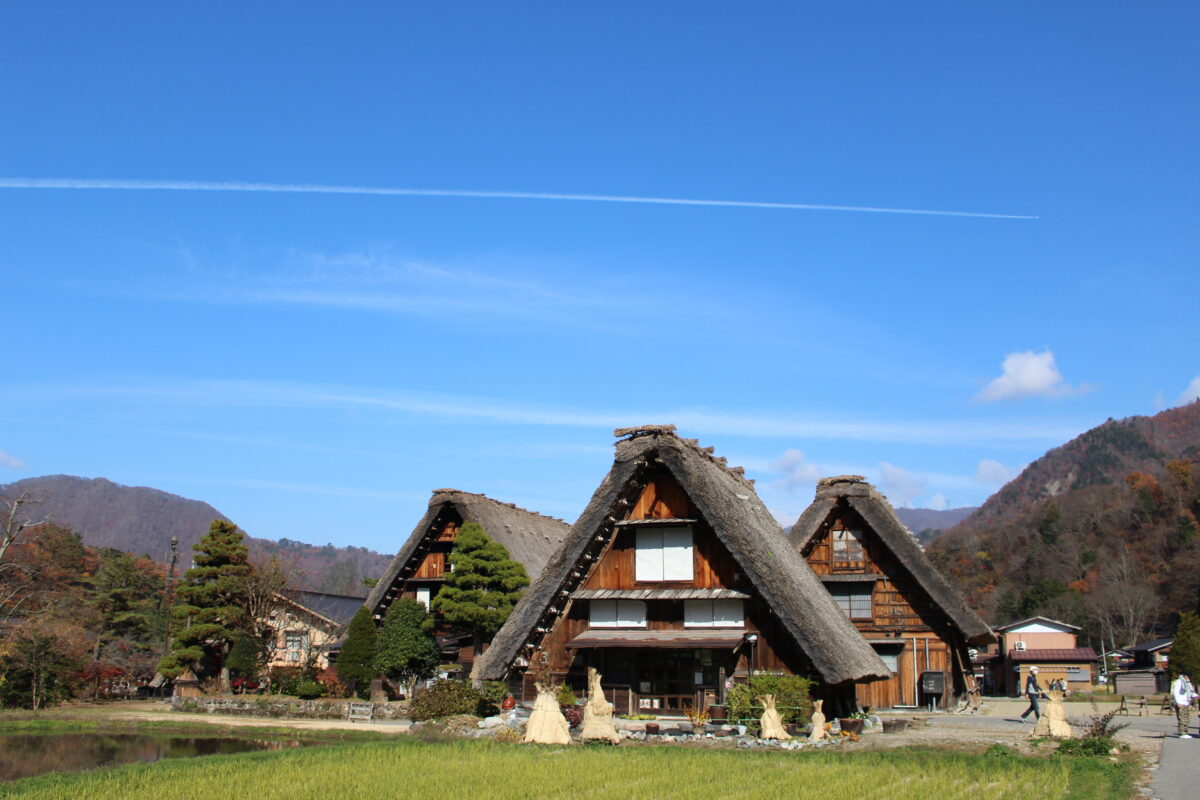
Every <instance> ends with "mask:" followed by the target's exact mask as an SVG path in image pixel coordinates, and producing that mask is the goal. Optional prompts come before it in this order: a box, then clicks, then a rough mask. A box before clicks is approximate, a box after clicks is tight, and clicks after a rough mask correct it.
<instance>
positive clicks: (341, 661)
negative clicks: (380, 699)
mask: <svg viewBox="0 0 1200 800" xmlns="http://www.w3.org/2000/svg"><path fill="white" fill-rule="evenodd" d="M377 639H378V633H377V631H376V630H375V619H374V617H372V616H371V611H370V609H368V608H367V607H366V606H363V607H362V608H360V609H359V610H358V611H357V612H356V613H355V615H354V619H352V620H350V627H349V629H348V630H347V631H346V641H345V643H344V644H343V645H342V649H341V652H339V653H338V657H337V663H336V664H335V665H334V668H335V669H336V670H337V674H338V677H339V678H341V679H342V680H344V681H345V682H346V683H348V684H350V685H352V686H353V687H354V688H355V689H356V690H357V691H358V692H359V694H360V695H362V694H364V693H365V692H366V691H367V689H368V687H369V686H370V684H371V680H372V679H373V678H374V677H375V676H376V675H377V674H378V673H376V672H375V666H374V662H375V650H376V648H377V642H376V640H377Z"/></svg>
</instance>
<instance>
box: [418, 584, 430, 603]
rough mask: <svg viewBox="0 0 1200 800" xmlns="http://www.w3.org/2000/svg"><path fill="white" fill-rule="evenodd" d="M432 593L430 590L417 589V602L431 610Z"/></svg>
mask: <svg viewBox="0 0 1200 800" xmlns="http://www.w3.org/2000/svg"><path fill="white" fill-rule="evenodd" d="M429 599H430V591H429V589H427V588H426V589H417V602H418V603H420V604H421V605H423V606H425V608H429Z"/></svg>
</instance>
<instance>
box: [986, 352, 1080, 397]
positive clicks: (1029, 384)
mask: <svg viewBox="0 0 1200 800" xmlns="http://www.w3.org/2000/svg"><path fill="white" fill-rule="evenodd" d="M1094 388H1095V387H1094V386H1089V385H1087V384H1080V385H1079V386H1072V385H1071V384H1069V383H1067V382H1066V380H1064V379H1063V376H1062V373H1060V372H1059V371H1058V365H1057V364H1055V363H1054V353H1052V352H1050V351H1049V350H1044V351H1043V352H1041V353H1035V352H1033V351H1032V350H1026V351H1024V352H1020V353H1009V354H1008V355H1006V356H1005V357H1004V362H1003V364H1002V365H1001V374H1000V376H999V377H997V378H993V379H992V380H991V381H989V382H988V384H987V386H984V387H983V389H981V390H980V392H979V394H977V395H975V400H976V401H977V402H980V403H994V402H997V401H999V400H1019V399H1022V398H1026V397H1064V396H1067V395H1072V394H1083V393H1085V392H1089V391H1091V390H1092V389H1094Z"/></svg>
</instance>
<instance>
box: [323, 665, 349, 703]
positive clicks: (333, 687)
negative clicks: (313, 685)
mask: <svg viewBox="0 0 1200 800" xmlns="http://www.w3.org/2000/svg"><path fill="white" fill-rule="evenodd" d="M316 680H317V683H319V684H321V685H322V686H324V687H325V693H326V694H328V695H329V696H330V697H345V696H346V695H348V694H350V687H349V686H347V685H346V682H345V681H343V680H342V678H341V676H340V675H338V672H337V670H336V669H334V668H333V667H326V668H325V669H323V670H321V671H320V672H318V673H317V677H316Z"/></svg>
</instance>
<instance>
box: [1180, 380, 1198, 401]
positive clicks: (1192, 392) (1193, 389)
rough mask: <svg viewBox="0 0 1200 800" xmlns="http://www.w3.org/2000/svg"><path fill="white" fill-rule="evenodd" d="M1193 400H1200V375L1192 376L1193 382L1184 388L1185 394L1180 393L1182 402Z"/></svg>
mask: <svg viewBox="0 0 1200 800" xmlns="http://www.w3.org/2000/svg"><path fill="white" fill-rule="evenodd" d="M1193 400H1200V375H1197V376H1196V377H1194V378H1192V382H1191V383H1189V384H1188V385H1187V388H1186V389H1184V390H1183V394H1181V395H1179V402H1180V404H1181V405H1182V404H1184V403H1190V402H1192V401H1193Z"/></svg>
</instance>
